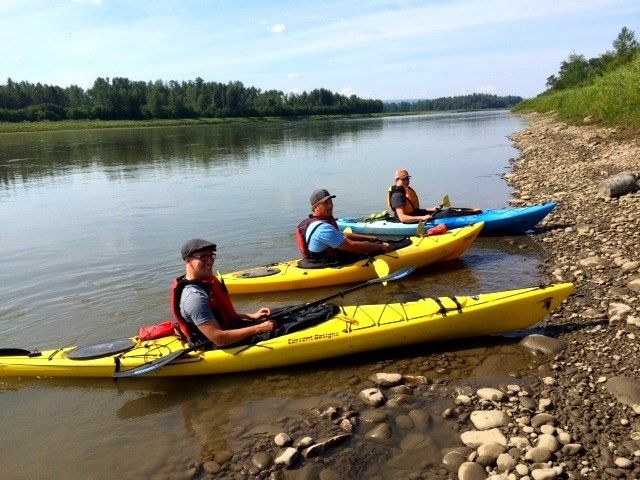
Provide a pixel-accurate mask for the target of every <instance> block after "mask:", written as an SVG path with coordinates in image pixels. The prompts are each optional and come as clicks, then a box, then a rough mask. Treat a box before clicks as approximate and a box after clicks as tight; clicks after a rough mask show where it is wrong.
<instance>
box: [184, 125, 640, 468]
mask: <svg viewBox="0 0 640 480" xmlns="http://www.w3.org/2000/svg"><path fill="white" fill-rule="evenodd" d="M529 119H530V126H529V128H527V129H526V130H524V131H522V132H518V133H516V134H514V135H513V136H512V140H513V141H514V142H515V144H516V146H517V147H518V148H519V149H520V151H521V155H520V157H519V158H518V159H514V160H513V162H512V163H513V171H512V172H511V173H508V174H506V175H505V179H506V180H507V181H508V182H509V183H510V184H511V185H512V186H513V187H514V189H515V192H514V196H515V198H514V200H513V203H514V204H525V203H526V204H531V203H539V202H543V201H549V200H556V201H558V203H559V205H558V207H557V209H556V211H555V212H554V213H553V214H552V215H551V216H550V217H549V218H548V220H546V221H545V222H544V223H543V224H542V225H541V226H540V228H539V231H538V233H537V234H536V235H534V236H533V239H534V241H535V242H540V244H541V245H542V246H543V247H544V250H545V252H546V261H545V264H544V266H543V269H544V274H545V276H546V277H548V278H547V279H548V281H549V282H556V281H572V282H574V283H575V284H576V293H575V294H574V295H572V296H571V297H570V298H569V299H568V300H567V301H566V302H565V303H564V304H563V305H562V306H561V307H560V308H559V309H558V310H557V311H556V312H555V313H554V314H553V315H552V316H551V318H550V319H549V320H548V322H547V323H546V324H545V325H544V327H543V330H542V332H541V333H544V335H530V336H528V337H526V338H525V339H524V340H522V341H521V342H520V345H516V346H506V347H505V348H504V352H505V353H506V354H507V355H508V354H513V353H514V352H516V351H518V350H525V351H526V352H527V353H526V355H528V356H529V357H530V361H529V364H528V365H527V367H526V368H520V369H518V368H517V367H515V366H513V367H512V368H513V371H512V370H505V372H508V374H507V375H503V376H502V377H499V376H495V377H494V378H493V382H488V380H487V379H486V378H485V379H482V380H475V381H474V380H473V379H467V380H463V379H460V378H458V379H453V378H449V376H448V373H449V372H450V371H451V368H454V369H455V368H456V367H455V365H456V364H459V365H463V364H464V358H462V357H461V356H457V354H455V353H442V354H432V355H430V356H429V357H426V359H425V358H423V359H419V361H418V360H416V361H418V363H419V365H415V367H416V368H415V369H414V370H409V372H402V374H401V373H395V370H394V368H398V365H397V364H394V363H393V362H391V361H389V362H378V363H377V364H375V365H372V366H371V376H370V377H369V378H368V379H366V380H365V381H366V382H367V383H368V387H369V388H356V389H354V390H352V391H350V390H348V389H347V390H346V391H339V392H337V393H335V401H334V402H330V403H327V404H323V405H320V406H318V407H317V408H315V409H313V410H310V411H302V412H300V415H299V417H297V418H291V417H287V418H283V419H281V421H278V422H275V424H273V425H271V426H270V428H269V432H262V433H260V432H259V433H256V432H244V433H242V434H239V435H238V438H237V439H236V448H235V449H234V450H235V451H234V452H231V451H228V450H225V449H219V448H212V449H209V450H208V452H205V453H203V456H202V458H201V459H200V460H199V461H197V462H195V463H193V464H192V465H191V468H190V469H189V470H188V471H187V472H186V475H185V477H186V478H189V479H205V478H225V479H236V478H265V479H266V478H270V479H274V480H275V479H300V480H302V479H308V480H311V479H321V480H337V479H346V478H349V479H351V478H354V479H355V478H368V479H380V480H382V479H398V480H400V479H434V480H435V479H442V480H444V479H456V478H458V479H460V480H482V479H485V478H488V479H491V480H518V479H522V480H554V479H567V478H576V479H608V478H625V479H638V478H640V357H639V355H638V352H639V348H638V342H637V339H638V336H640V330H639V327H640V192H636V193H631V194H627V195H624V196H621V197H619V198H617V199H603V198H600V197H599V196H598V182H599V181H601V180H603V179H605V178H607V177H609V176H611V175H613V174H616V173H619V172H622V171H630V172H634V173H636V174H638V173H640V140H639V139H638V137H637V136H633V135H629V134H628V132H621V131H618V130H616V129H611V128H609V129H604V128H598V127H595V126H590V125H585V126H580V127H576V126H569V125H566V124H564V123H561V122H558V121H556V120H555V119H554V118H553V117H552V116H549V115H538V114H532V115H530V116H529ZM515 241H517V239H516V240H515ZM458 368H459V367H458ZM360 380H364V379H360ZM474 382H475V383H474ZM478 382H485V383H479V384H478ZM360 383H361V381H358V380H354V386H355V385H356V384H360ZM489 383H491V384H489Z"/></svg>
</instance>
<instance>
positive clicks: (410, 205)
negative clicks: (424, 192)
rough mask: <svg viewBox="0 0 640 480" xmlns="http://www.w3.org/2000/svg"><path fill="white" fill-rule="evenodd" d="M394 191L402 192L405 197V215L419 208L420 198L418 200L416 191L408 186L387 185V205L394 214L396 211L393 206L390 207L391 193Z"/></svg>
mask: <svg viewBox="0 0 640 480" xmlns="http://www.w3.org/2000/svg"><path fill="white" fill-rule="evenodd" d="M395 192H402V193H403V194H404V196H405V199H406V204H405V209H404V213H405V214H407V215H411V213H412V212H414V211H415V210H417V209H418V208H420V200H418V194H417V193H416V191H415V190H414V189H413V188H411V187H410V186H408V185H407V186H406V187H399V186H398V185H392V186H390V187H389V190H388V191H387V207H388V208H389V210H390V211H391V212H393V213H394V214H395V213H396V212H395V210H394V209H393V208H391V195H393V194H394V193H395Z"/></svg>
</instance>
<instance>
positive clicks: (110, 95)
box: [0, 77, 383, 122]
mask: <svg viewBox="0 0 640 480" xmlns="http://www.w3.org/2000/svg"><path fill="white" fill-rule="evenodd" d="M382 108H383V105H382V101H381V100H366V99H362V98H358V97H357V96H356V95H351V96H349V97H347V96H345V95H341V94H339V93H333V92H331V91H329V90H327V89H325V88H319V89H315V90H312V91H310V92H309V93H307V92H303V93H301V94H296V93H289V94H286V95H285V94H284V93H283V92H281V91H279V90H266V91H261V90H260V89H257V88H255V87H245V86H244V85H243V84H242V82H229V83H226V84H225V83H218V82H205V81H204V80H203V79H202V78H196V79H195V80H194V81H188V82H184V81H183V82H177V81H175V80H172V81H170V82H168V83H167V82H163V81H161V80H158V81H155V82H143V81H131V80H129V79H127V78H122V77H115V78H113V79H109V78H97V79H96V80H95V82H94V83H93V86H92V87H91V88H89V89H87V90H83V89H82V88H80V87H78V86H77V85H72V86H70V87H66V88H61V87H58V86H54V85H46V84H44V85H43V84H41V83H36V84H33V83H29V82H25V81H22V82H14V81H13V80H11V79H10V78H9V79H8V80H7V83H6V85H0V121H5V122H22V121H39V120H54V121H55V120H96V119H97V120H150V119H183V118H225V117H273V116H276V117H286V116H294V115H329V114H350V113H380V112H382Z"/></svg>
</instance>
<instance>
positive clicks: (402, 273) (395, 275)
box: [367, 266, 416, 285]
mask: <svg viewBox="0 0 640 480" xmlns="http://www.w3.org/2000/svg"><path fill="white" fill-rule="evenodd" d="M415 269H416V267H413V266H410V267H404V268H401V269H400V270H396V271H395V272H392V273H390V274H389V275H387V276H386V277H380V278H374V279H372V280H369V281H368V282H367V284H369V285H371V284H373V283H386V282H393V281H395V280H400V279H401V278H404V277H406V276H407V275H409V274H410V273H412V272H413V271H414V270H415Z"/></svg>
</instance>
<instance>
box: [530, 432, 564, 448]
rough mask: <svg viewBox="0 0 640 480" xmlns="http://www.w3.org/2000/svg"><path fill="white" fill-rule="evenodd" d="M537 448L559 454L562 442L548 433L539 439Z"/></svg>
mask: <svg viewBox="0 0 640 480" xmlns="http://www.w3.org/2000/svg"><path fill="white" fill-rule="evenodd" d="M536 447H542V448H546V449H547V450H550V451H551V452H557V451H558V450H560V447H561V445H560V442H558V440H557V439H556V437H554V436H553V435H550V434H548V433H543V434H542V435H540V436H539V437H538V441H537V442H536Z"/></svg>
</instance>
